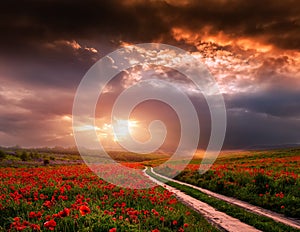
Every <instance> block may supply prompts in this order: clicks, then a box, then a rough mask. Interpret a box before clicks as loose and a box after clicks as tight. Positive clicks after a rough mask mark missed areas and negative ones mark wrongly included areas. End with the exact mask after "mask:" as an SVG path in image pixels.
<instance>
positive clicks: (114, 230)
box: [109, 228, 117, 232]
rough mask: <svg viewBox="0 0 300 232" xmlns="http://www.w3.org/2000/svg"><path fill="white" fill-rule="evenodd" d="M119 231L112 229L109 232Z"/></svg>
mask: <svg viewBox="0 0 300 232" xmlns="http://www.w3.org/2000/svg"><path fill="white" fill-rule="evenodd" d="M116 231H117V228H111V229H110V230H109V232H116Z"/></svg>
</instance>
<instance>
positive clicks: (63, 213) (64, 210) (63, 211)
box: [58, 208, 70, 217]
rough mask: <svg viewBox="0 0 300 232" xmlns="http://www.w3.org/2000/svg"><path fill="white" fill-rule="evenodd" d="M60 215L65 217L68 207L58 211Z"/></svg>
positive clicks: (68, 213) (68, 211)
mask: <svg viewBox="0 0 300 232" xmlns="http://www.w3.org/2000/svg"><path fill="white" fill-rule="evenodd" d="M58 215H59V216H60V217H67V216H69V215H70V210H69V209H68V208H64V209H63V210H62V211H60V212H59V213H58Z"/></svg>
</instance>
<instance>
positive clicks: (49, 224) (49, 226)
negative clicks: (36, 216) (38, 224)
mask: <svg viewBox="0 0 300 232" xmlns="http://www.w3.org/2000/svg"><path fill="white" fill-rule="evenodd" d="M44 226H45V227H46V228H47V229H49V230H54V228H55V226H56V222H55V221H54V220H53V219H52V220H50V221H46V222H45V223H44Z"/></svg>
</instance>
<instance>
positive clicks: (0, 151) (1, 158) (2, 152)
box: [0, 150, 6, 160]
mask: <svg viewBox="0 0 300 232" xmlns="http://www.w3.org/2000/svg"><path fill="white" fill-rule="evenodd" d="M5 158H6V153H5V152H4V151H2V150H0V160H3V159H5Z"/></svg>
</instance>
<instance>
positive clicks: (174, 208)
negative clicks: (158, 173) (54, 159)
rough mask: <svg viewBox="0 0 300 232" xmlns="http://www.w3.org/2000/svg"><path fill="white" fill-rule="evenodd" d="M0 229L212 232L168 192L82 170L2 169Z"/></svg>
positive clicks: (63, 167)
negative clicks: (119, 183)
mask: <svg viewBox="0 0 300 232" xmlns="http://www.w3.org/2000/svg"><path fill="white" fill-rule="evenodd" d="M116 171H117V170H116ZM131 181H133V182H134V180H131ZM0 230H1V231H66V232H67V231H109V232H113V231H153V232H157V231H216V229H214V228H213V227H212V226H211V225H210V224H208V222H207V221H205V220H204V219H203V218H202V217H201V216H199V215H198V214H196V213H195V212H193V211H190V210H189V209H188V208H187V207H186V206H185V205H183V204H181V203H179V202H178V201H177V200H176V198H175V197H173V196H172V194H171V193H170V192H168V191H167V190H164V189H163V188H161V187H153V188H149V189H140V190H133V189H128V188H120V187H117V186H115V185H113V184H110V183H107V182H105V181H103V180H101V179H100V178H99V177H98V176H96V175H95V174H94V173H93V172H92V171H90V169H89V168H88V167H87V166H85V165H74V166H55V167H51V166H49V167H34V168H28V167H27V168H0Z"/></svg>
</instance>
